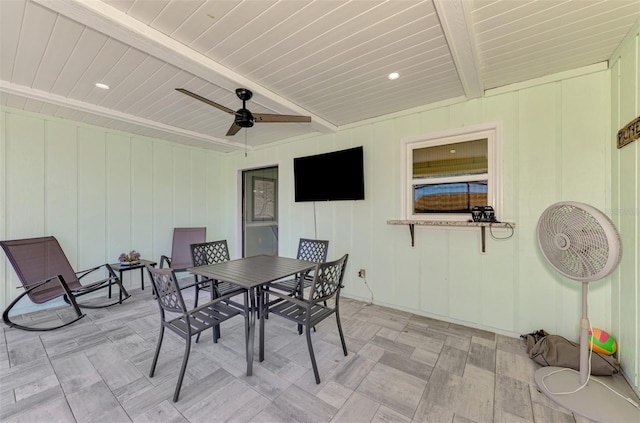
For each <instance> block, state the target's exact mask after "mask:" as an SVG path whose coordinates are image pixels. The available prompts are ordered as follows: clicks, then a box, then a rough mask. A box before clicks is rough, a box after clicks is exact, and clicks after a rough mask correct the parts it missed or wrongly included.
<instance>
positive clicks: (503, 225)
mask: <svg viewBox="0 0 640 423" xmlns="http://www.w3.org/2000/svg"><path fill="white" fill-rule="evenodd" d="M387 224H388V225H409V232H410V233H411V247H415V226H416V225H418V226H429V227H439V228H443V227H444V228H446V227H449V228H480V235H481V237H482V252H483V253H484V252H485V251H486V243H485V238H486V228H487V227H488V226H490V227H491V228H500V229H512V230H513V229H515V227H516V224H515V223H514V222H465V221H461V220H405V219H389V220H387Z"/></svg>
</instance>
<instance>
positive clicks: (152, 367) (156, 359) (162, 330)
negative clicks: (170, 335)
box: [149, 326, 164, 377]
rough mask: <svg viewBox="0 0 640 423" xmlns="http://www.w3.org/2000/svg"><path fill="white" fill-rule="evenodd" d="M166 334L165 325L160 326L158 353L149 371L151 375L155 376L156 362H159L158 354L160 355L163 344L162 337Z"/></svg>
mask: <svg viewBox="0 0 640 423" xmlns="http://www.w3.org/2000/svg"><path fill="white" fill-rule="evenodd" d="M163 336H164V326H161V327H160V335H159V336H158V344H157V345H156V353H155V354H154V356H153V361H152V362H151V370H150V371H149V377H153V373H154V372H155V371H156V364H157V363H158V356H159V355H160V347H161V346H162V337H163Z"/></svg>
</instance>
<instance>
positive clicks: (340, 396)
mask: <svg viewBox="0 0 640 423" xmlns="http://www.w3.org/2000/svg"><path fill="white" fill-rule="evenodd" d="M352 393H353V389H349V388H346V387H345V386H343V385H341V384H339V383H336V382H335V381H332V380H331V381H329V382H327V383H325V384H324V387H322V389H321V390H320V392H318V393H317V394H316V396H317V397H318V398H320V399H321V400H323V401H324V402H326V403H327V404H329V405H331V406H333V407H335V408H338V409H339V408H340V407H342V406H343V405H344V403H345V402H346V401H347V399H348V398H349V397H350V396H351V394H352Z"/></svg>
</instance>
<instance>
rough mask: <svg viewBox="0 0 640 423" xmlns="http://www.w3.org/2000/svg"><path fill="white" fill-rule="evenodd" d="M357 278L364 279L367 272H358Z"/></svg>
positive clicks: (361, 270)
mask: <svg viewBox="0 0 640 423" xmlns="http://www.w3.org/2000/svg"><path fill="white" fill-rule="evenodd" d="M358 277H359V278H362V279H364V278H366V277H367V272H366V271H365V270H364V269H360V270H358Z"/></svg>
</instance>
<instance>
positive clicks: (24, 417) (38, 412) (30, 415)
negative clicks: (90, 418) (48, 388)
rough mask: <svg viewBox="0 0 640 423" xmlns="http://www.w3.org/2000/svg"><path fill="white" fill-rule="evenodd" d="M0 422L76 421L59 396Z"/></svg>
mask: <svg viewBox="0 0 640 423" xmlns="http://www.w3.org/2000/svg"><path fill="white" fill-rule="evenodd" d="M2 421H3V422H4V423H33V422H56V423H67V422H68V423H76V419H75V418H74V416H73V413H72V412H71V409H70V408H69V404H68V403H67V399H66V398H65V397H64V396H59V397H57V398H54V399H51V400H50V401H47V402H44V403H39V404H34V405H33V407H29V408H26V407H25V408H24V409H23V410H22V412H20V413H19V414H16V415H13V416H11V417H9V418H7V419H3V420H2Z"/></svg>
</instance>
